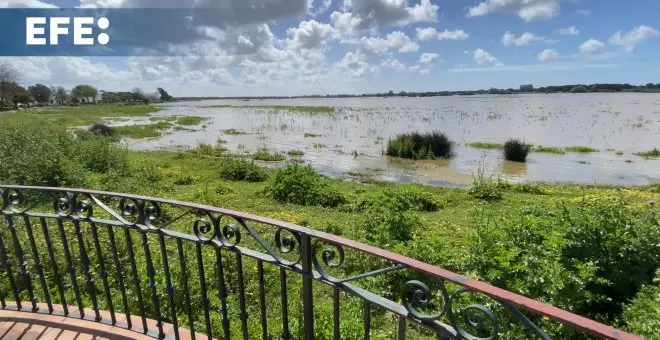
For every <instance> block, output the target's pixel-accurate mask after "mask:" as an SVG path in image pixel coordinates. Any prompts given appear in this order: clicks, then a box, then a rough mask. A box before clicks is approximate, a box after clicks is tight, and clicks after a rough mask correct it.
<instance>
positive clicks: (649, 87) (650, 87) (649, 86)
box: [646, 83, 655, 89]
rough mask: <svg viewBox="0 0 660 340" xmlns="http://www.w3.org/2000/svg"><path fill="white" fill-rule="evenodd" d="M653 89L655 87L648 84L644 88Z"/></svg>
mask: <svg viewBox="0 0 660 340" xmlns="http://www.w3.org/2000/svg"><path fill="white" fill-rule="evenodd" d="M654 87H655V85H654V84H653V83H648V84H646V88H647V89H652V88H654Z"/></svg>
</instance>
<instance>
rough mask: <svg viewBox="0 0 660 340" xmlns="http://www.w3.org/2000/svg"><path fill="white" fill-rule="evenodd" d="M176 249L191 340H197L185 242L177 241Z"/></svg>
mask: <svg viewBox="0 0 660 340" xmlns="http://www.w3.org/2000/svg"><path fill="white" fill-rule="evenodd" d="M176 248H177V251H178V253H179V267H180V268H181V281H182V282H183V283H182V285H183V298H184V299H185V302H186V309H187V312H188V328H189V330H190V338H191V339H192V340H195V319H194V318H193V313H192V304H191V303H190V292H189V291H188V267H187V266H186V258H185V255H184V252H183V241H181V239H177V240H176Z"/></svg>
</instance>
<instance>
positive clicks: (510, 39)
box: [502, 31, 553, 46]
mask: <svg viewBox="0 0 660 340" xmlns="http://www.w3.org/2000/svg"><path fill="white" fill-rule="evenodd" d="M533 41H543V42H547V43H552V42H553V41H550V40H546V38H545V37H541V36H538V35H534V34H533V33H530V32H525V33H523V34H521V35H520V37H516V35H515V34H512V33H511V32H509V31H506V33H504V36H502V44H504V46H514V45H515V46H524V45H529V43H531V42H533Z"/></svg>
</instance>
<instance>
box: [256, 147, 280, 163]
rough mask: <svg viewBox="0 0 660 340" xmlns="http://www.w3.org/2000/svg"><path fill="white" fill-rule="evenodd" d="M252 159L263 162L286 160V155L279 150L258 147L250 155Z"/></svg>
mask: <svg viewBox="0 0 660 340" xmlns="http://www.w3.org/2000/svg"><path fill="white" fill-rule="evenodd" d="M252 159H254V160H257V161H264V162H281V161H284V160H286V157H285V156H284V155H283V154H282V153H279V152H270V151H269V150H267V149H259V150H257V152H256V153H255V154H254V155H252Z"/></svg>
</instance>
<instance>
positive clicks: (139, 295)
mask: <svg viewBox="0 0 660 340" xmlns="http://www.w3.org/2000/svg"><path fill="white" fill-rule="evenodd" d="M124 237H125V238H126V251H127V252H128V259H129V261H130V263H131V272H132V274H133V285H134V286H135V295H137V299H138V311H139V312H140V317H141V318H142V332H143V333H144V334H147V333H148V332H149V328H148V327H147V316H146V315H145V314H144V302H143V301H142V289H141V287H140V276H138V271H137V265H136V264H135V251H134V250H133V237H132V236H131V233H130V231H129V229H128V228H124Z"/></svg>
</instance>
